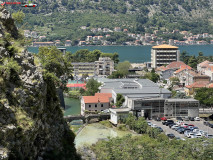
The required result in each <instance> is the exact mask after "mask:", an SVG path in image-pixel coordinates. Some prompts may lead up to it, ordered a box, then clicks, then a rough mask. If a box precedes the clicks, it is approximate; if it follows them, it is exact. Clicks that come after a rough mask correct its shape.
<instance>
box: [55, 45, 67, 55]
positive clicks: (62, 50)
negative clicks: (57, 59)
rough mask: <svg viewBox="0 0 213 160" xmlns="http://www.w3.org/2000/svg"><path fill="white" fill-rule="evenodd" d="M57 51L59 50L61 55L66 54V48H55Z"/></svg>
mask: <svg viewBox="0 0 213 160" xmlns="http://www.w3.org/2000/svg"><path fill="white" fill-rule="evenodd" d="M57 49H58V50H60V51H61V52H62V53H63V54H66V51H67V49H66V48H61V47H60V48H57Z"/></svg>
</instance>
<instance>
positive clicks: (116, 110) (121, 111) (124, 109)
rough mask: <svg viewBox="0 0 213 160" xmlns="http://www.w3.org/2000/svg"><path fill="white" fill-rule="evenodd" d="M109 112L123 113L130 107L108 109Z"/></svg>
mask: <svg viewBox="0 0 213 160" xmlns="http://www.w3.org/2000/svg"><path fill="white" fill-rule="evenodd" d="M109 110H110V111H111V112H118V113H124V112H129V111H130V110H131V109H130V108H116V109H112V108H110V109H109Z"/></svg>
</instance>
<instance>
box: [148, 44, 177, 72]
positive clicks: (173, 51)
mask: <svg viewBox="0 0 213 160" xmlns="http://www.w3.org/2000/svg"><path fill="white" fill-rule="evenodd" d="M179 57H180V51H179V50H178V47H176V46H171V45H166V44H163V45H159V46H153V47H152V50H151V63H152V68H156V67H160V66H163V65H168V64H169V63H171V62H173V61H179Z"/></svg>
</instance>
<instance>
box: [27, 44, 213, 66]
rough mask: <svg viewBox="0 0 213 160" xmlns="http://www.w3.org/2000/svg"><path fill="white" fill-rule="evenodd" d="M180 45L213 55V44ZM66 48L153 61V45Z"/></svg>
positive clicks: (35, 49) (193, 52)
mask: <svg viewBox="0 0 213 160" xmlns="http://www.w3.org/2000/svg"><path fill="white" fill-rule="evenodd" d="M178 47H179V49H180V52H183V51H186V52H188V53H189V55H195V56H198V53H199V52H203V54H204V56H213V45H184V46H178ZM65 48H66V49H67V51H69V52H71V53H75V52H76V51H78V50H80V49H88V50H90V51H93V50H100V51H102V52H104V53H118V54H119V59H120V62H123V61H129V62H131V63H143V62H150V61H151V48H152V46H72V47H65ZM28 51H29V52H32V53H38V47H28Z"/></svg>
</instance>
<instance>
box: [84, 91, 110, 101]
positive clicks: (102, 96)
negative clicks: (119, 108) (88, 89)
mask: <svg viewBox="0 0 213 160" xmlns="http://www.w3.org/2000/svg"><path fill="white" fill-rule="evenodd" d="M111 97H112V93H96V94H95V96H83V97H82V98H83V100H84V103H109V102H110V100H109V99H110V98H111Z"/></svg>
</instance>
